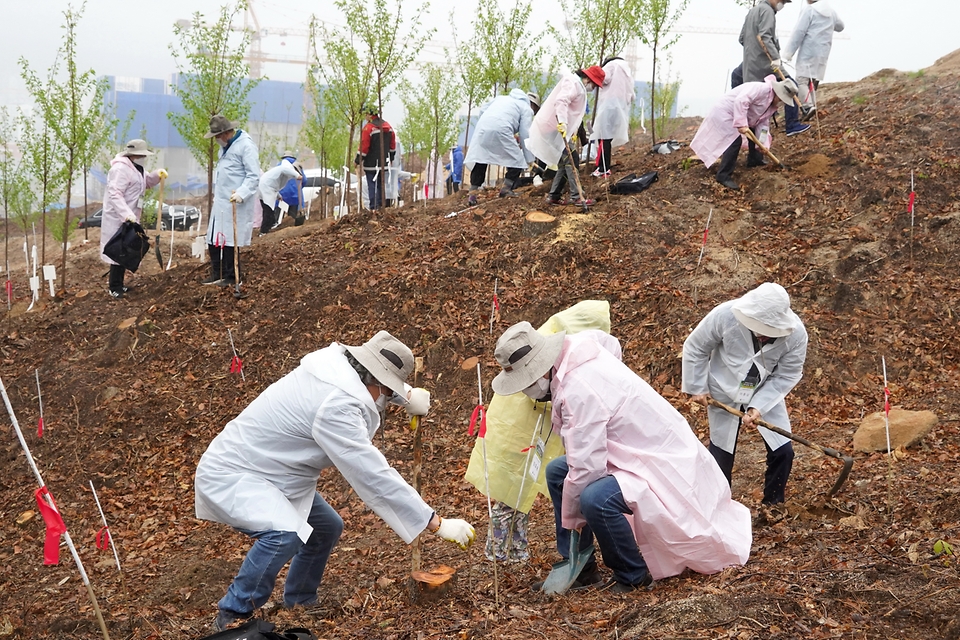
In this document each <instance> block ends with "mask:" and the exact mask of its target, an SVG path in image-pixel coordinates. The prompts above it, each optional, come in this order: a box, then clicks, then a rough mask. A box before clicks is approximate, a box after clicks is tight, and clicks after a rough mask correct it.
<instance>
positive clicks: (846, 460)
mask: <svg viewBox="0 0 960 640" xmlns="http://www.w3.org/2000/svg"><path fill="white" fill-rule="evenodd" d="M707 401H708V402H709V403H710V404H711V405H713V406H714V407H717V408H720V409H723V410H724V411H727V412H728V413H732V414H733V415H735V416H739V417H741V418H742V417H743V412H742V411H737V410H736V409H734V408H733V407H728V406H727V405H725V404H723V403H722V402H719V401H717V400H714V399H713V398H709V399H708V400H707ZM756 423H757V424H758V425H760V426H761V427H763V428H764V429H769V430H770V431H773V432H774V433H776V434H778V435H781V436H783V437H784V438H789V439H790V440H793V441H794V442H799V443H800V444H802V445H804V446H807V447H810V448H811V449H816V450H817V451H819V452H820V453H822V454H823V455H825V456H830V457H831V458H836V459H837V460H840V461H841V462H843V470H842V471H841V472H840V477H839V478H837V481H836V482H835V483H833V488H832V489H830V491H829V492H828V493H827V500H829V499H830V498H832V497H833V496H834V494H836V493H837V491H839V490H840V487H842V486H843V483H844V482H846V481H847V476H849V475H850V470H851V469H853V458H851V457H850V456H845V455H843V454H842V453H840V452H839V451H837V450H836V449H831V448H830V447H823V446H820V445H819V444H817V443H815V442H810V441H809V440H807V439H806V438H801V437H800V436H797V435H794V434H792V433H790V432H789V431H784V430H783V429H781V428H780V427H775V426H774V425H772V424H770V423H769V422H765V421H763V420H757V421H756Z"/></svg>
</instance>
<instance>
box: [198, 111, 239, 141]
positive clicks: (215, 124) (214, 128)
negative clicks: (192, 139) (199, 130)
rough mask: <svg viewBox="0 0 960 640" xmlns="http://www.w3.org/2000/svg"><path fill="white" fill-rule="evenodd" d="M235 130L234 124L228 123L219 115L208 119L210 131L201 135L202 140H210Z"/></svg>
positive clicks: (235, 124)
mask: <svg viewBox="0 0 960 640" xmlns="http://www.w3.org/2000/svg"><path fill="white" fill-rule="evenodd" d="M236 128H237V123H236V122H230V121H229V120H227V119H226V118H225V117H224V116H222V115H220V114H219V113H218V114H217V115H215V116H213V117H212V118H210V131H208V132H207V133H205V134H203V137H204V138H212V137H213V136H218V135H220V134H221V133H226V132H227V131H232V130H233V129H236Z"/></svg>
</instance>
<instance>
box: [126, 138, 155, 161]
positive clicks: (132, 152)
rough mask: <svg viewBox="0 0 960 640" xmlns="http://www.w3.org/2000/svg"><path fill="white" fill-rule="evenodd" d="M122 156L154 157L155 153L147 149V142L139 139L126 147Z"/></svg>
mask: <svg viewBox="0 0 960 640" xmlns="http://www.w3.org/2000/svg"><path fill="white" fill-rule="evenodd" d="M120 155H122V156H127V157H129V156H152V155H153V151H149V150H148V149H147V142H146V140H141V139H140V138H137V139H136V140H131V141H130V142H128V143H127V144H126V145H125V146H124V147H123V151H121V152H120Z"/></svg>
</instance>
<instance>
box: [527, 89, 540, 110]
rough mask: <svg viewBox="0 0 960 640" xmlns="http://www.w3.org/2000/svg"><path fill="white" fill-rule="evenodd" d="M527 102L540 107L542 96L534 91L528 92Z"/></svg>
mask: <svg viewBox="0 0 960 640" xmlns="http://www.w3.org/2000/svg"><path fill="white" fill-rule="evenodd" d="M527 100H528V101H530V102H532V103H533V104H535V105H537V106H538V107H539V106H540V96H539V95H537V94H536V93H534V92H533V91H528V92H527Z"/></svg>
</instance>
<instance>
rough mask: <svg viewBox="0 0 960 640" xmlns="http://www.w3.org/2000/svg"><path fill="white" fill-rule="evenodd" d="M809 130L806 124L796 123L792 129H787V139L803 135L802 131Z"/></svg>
mask: <svg viewBox="0 0 960 640" xmlns="http://www.w3.org/2000/svg"><path fill="white" fill-rule="evenodd" d="M809 128H810V125H808V124H801V123H797V124H795V125H794V126H793V127H791V128H790V129H787V137H788V138H789V137H792V136H796V135H799V134H801V133H803V132H804V131H807V130H808V129H809Z"/></svg>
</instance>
